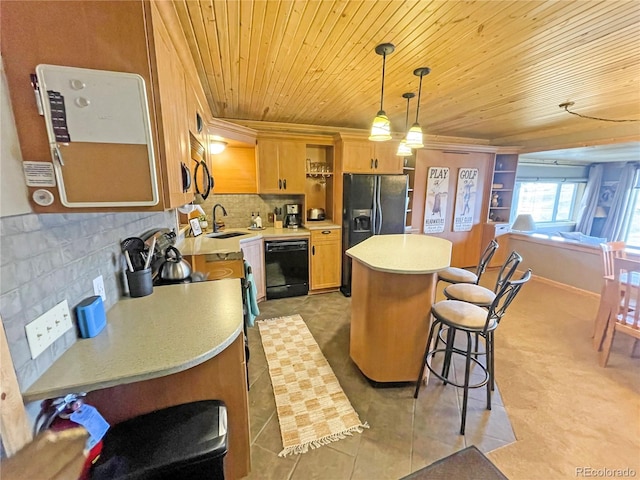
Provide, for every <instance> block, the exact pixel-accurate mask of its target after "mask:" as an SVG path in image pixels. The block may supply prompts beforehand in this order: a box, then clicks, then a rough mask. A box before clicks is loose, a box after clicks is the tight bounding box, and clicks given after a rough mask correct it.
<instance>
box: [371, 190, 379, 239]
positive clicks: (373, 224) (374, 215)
mask: <svg viewBox="0 0 640 480" xmlns="http://www.w3.org/2000/svg"><path fill="white" fill-rule="evenodd" d="M372 207H373V208H372V210H371V234H372V235H375V234H376V233H377V232H376V225H377V219H378V177H373V205H372Z"/></svg>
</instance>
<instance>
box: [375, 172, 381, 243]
mask: <svg viewBox="0 0 640 480" xmlns="http://www.w3.org/2000/svg"><path fill="white" fill-rule="evenodd" d="M381 190H382V178H380V177H378V188H377V190H376V192H377V193H376V197H377V198H376V202H378V215H379V216H380V221H378V222H377V224H378V232H377V233H378V235H380V232H382V200H381V199H380V196H381Z"/></svg>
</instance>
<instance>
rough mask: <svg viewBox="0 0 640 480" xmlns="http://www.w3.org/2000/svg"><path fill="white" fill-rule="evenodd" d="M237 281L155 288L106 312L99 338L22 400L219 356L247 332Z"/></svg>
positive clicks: (76, 348)
mask: <svg viewBox="0 0 640 480" xmlns="http://www.w3.org/2000/svg"><path fill="white" fill-rule="evenodd" d="M242 327H243V313H242V293H241V286H240V280H239V279H226V280H218V281H215V282H201V283H191V284H185V285H166V286H161V287H154V288H153V293H152V294H151V295H148V296H146V297H141V298H128V297H125V298H123V299H122V300H120V301H119V302H118V303H116V304H115V305H114V306H113V307H112V308H111V309H110V310H109V311H108V312H107V326H106V327H105V328H104V330H102V331H101V332H100V333H99V334H98V335H97V336H95V337H93V338H88V339H80V340H78V341H77V342H76V343H74V344H73V345H72V346H71V348H69V350H67V351H66V352H65V353H64V354H63V355H62V356H61V357H60V358H59V359H58V360H57V361H56V362H54V364H53V365H51V367H49V369H48V370H47V371H46V372H45V373H44V374H43V375H42V376H41V377H40V378H39V379H38V380H36V382H35V383H34V384H33V385H31V386H30V387H29V388H28V389H27V390H26V391H25V392H23V394H22V395H23V398H24V401H25V402H31V401H34V400H40V399H43V398H51V397H57V396H61V395H65V394H67V393H70V392H87V391H92V390H98V389H101V388H107V387H112V386H115V385H121V384H126V383H133V382H138V381H141V380H149V379H152V378H157V377H161V376H165V375H169V374H172V373H176V372H181V371H183V370H186V369H188V368H191V367H193V366H195V365H198V364H200V363H202V362H204V361H206V360H209V359H210V358H212V357H214V356H216V355H217V354H219V353H220V352H222V351H223V350H224V349H225V348H227V347H228V346H229V345H230V344H231V343H232V342H233V341H234V340H235V339H236V338H237V337H238V335H240V333H241V332H242Z"/></svg>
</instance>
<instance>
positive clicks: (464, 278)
mask: <svg viewBox="0 0 640 480" xmlns="http://www.w3.org/2000/svg"><path fill="white" fill-rule="evenodd" d="M438 280H442V281H444V282H449V283H476V282H477V281H478V276H477V275H476V274H475V273H473V272H470V271H469V270H465V269H464V268H458V267H447V268H445V269H444V270H441V271H439V272H438Z"/></svg>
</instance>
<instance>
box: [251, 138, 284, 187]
mask: <svg viewBox="0 0 640 480" xmlns="http://www.w3.org/2000/svg"><path fill="white" fill-rule="evenodd" d="M278 145H279V142H278V141H276V140H262V139H261V140H259V141H258V146H257V149H256V152H257V154H258V180H259V183H258V189H259V192H260V193H281V189H282V180H280V170H279V166H278ZM278 184H280V188H278Z"/></svg>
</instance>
